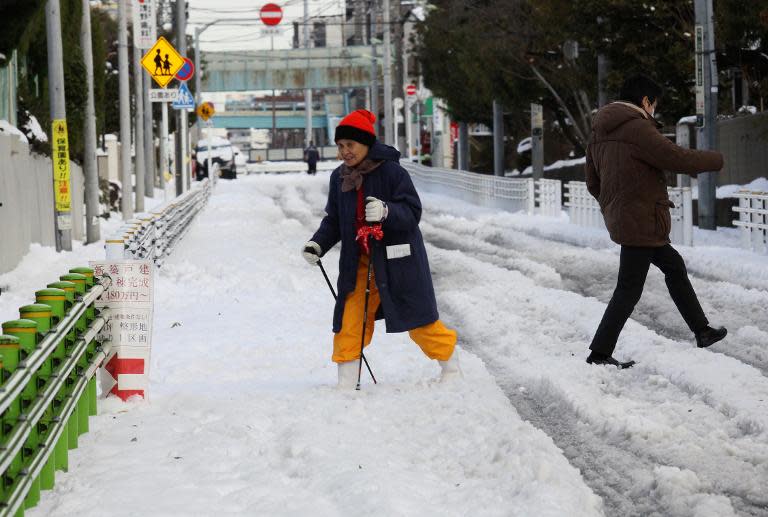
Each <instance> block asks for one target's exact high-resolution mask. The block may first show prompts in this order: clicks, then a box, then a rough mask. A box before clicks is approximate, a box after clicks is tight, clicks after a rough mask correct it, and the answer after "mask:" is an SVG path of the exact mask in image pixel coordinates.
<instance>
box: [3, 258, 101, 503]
mask: <svg viewBox="0 0 768 517" xmlns="http://www.w3.org/2000/svg"><path fill="white" fill-rule="evenodd" d="M61 279H62V281H60V282H55V283H53V284H49V288H48V289H44V290H40V291H37V292H36V293H35V294H36V301H37V303H36V304H33V305H27V306H24V307H21V308H20V309H19V314H20V316H21V319H18V320H13V321H7V322H5V323H3V325H2V328H3V335H1V336H0V364H1V365H2V366H1V368H2V370H1V371H2V375H1V377H2V384H1V385H0V473H1V474H2V477H1V479H0V515H3V516H5V515H14V514H15V515H21V514H23V510H24V509H25V508H31V507H33V506H35V505H36V504H37V503H38V501H39V499H40V490H41V489H42V490H50V489H52V488H53V485H54V482H55V472H56V470H66V469H67V468H68V451H69V450H70V449H74V448H77V439H78V437H79V436H80V435H82V434H84V433H86V432H87V431H88V417H89V416H92V415H95V414H96V409H97V408H96V395H97V390H96V380H95V378H94V375H95V372H96V370H97V369H98V367H99V366H100V365H102V364H103V363H104V362H105V361H106V360H108V359H109V358H110V356H111V350H109V349H104V348H102V346H101V344H100V343H98V342H97V341H96V337H97V335H98V333H99V331H100V330H101V329H102V327H103V326H104V325H105V323H106V322H107V321H108V313H107V311H105V313H103V314H99V313H98V311H97V310H96V309H95V307H94V303H95V302H96V299H97V298H99V296H101V294H102V293H103V292H104V291H105V290H106V289H107V288H108V287H109V282H110V280H109V278H108V277H105V278H103V279H97V280H95V281H94V278H93V270H91V269H89V268H74V269H72V270H71V271H70V273H69V274H67V275H63V276H62V277H61Z"/></svg>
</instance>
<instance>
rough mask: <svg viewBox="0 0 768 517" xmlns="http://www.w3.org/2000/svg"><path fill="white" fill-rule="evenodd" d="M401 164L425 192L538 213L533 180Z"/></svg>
mask: <svg viewBox="0 0 768 517" xmlns="http://www.w3.org/2000/svg"><path fill="white" fill-rule="evenodd" d="M400 164H401V165H402V166H403V167H404V168H405V169H406V170H407V171H408V172H409V173H410V175H411V177H412V178H413V179H414V180H415V181H416V182H418V183H419V184H420V186H422V187H423V188H425V190H427V191H430V192H434V193H437V194H445V195H448V196H453V197H459V198H461V199H463V200H465V201H468V202H470V203H478V204H482V205H491V206H495V207H497V208H503V209H506V210H510V211H513V212H516V211H521V210H524V211H526V212H528V213H531V214H532V213H534V212H535V202H536V197H535V191H534V188H535V186H534V183H533V180H532V179H530V178H528V179H517V178H504V177H499V176H489V175H485V174H476V173H473V172H466V171H459V170H455V169H443V168H438V167H428V166H426V165H418V164H415V163H412V162H410V161H408V160H401V161H400Z"/></svg>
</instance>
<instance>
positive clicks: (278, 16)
mask: <svg viewBox="0 0 768 517" xmlns="http://www.w3.org/2000/svg"><path fill="white" fill-rule="evenodd" d="M259 16H260V17H261V21H263V22H264V25H270V26H271V25H277V24H278V23H280V20H282V19H283V10H282V8H280V6H279V5H277V4H267V5H265V6H264V7H262V8H261V11H259Z"/></svg>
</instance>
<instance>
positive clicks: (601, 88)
mask: <svg viewBox="0 0 768 517" xmlns="http://www.w3.org/2000/svg"><path fill="white" fill-rule="evenodd" d="M605 22H606V19H605V18H603V17H602V16H598V17H597V24H598V25H603V24H604V23H605ZM609 67H610V61H609V60H608V57H606V55H605V53H604V52H602V51H600V52H598V54H597V107H598V108H602V107H603V106H605V105H606V104H608V93H607V91H606V89H605V82H606V80H607V78H608V68H609Z"/></svg>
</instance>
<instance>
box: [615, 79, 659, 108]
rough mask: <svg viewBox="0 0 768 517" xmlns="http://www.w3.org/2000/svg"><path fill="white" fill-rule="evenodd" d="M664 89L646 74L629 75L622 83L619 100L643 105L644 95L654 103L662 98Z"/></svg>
mask: <svg viewBox="0 0 768 517" xmlns="http://www.w3.org/2000/svg"><path fill="white" fill-rule="evenodd" d="M662 93H663V90H662V89H661V86H659V84H658V83H657V82H656V81H654V80H653V79H651V78H650V77H648V76H647V75H644V74H637V75H633V76H631V77H628V78H627V79H625V80H624V84H622V85H621V91H620V92H619V100H622V101H627V102H631V103H632V104H636V105H638V106H640V107H642V106H643V97H648V101H649V102H650V103H651V104H653V103H654V102H655V101H656V100H657V99H659V98H661V95H662Z"/></svg>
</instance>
